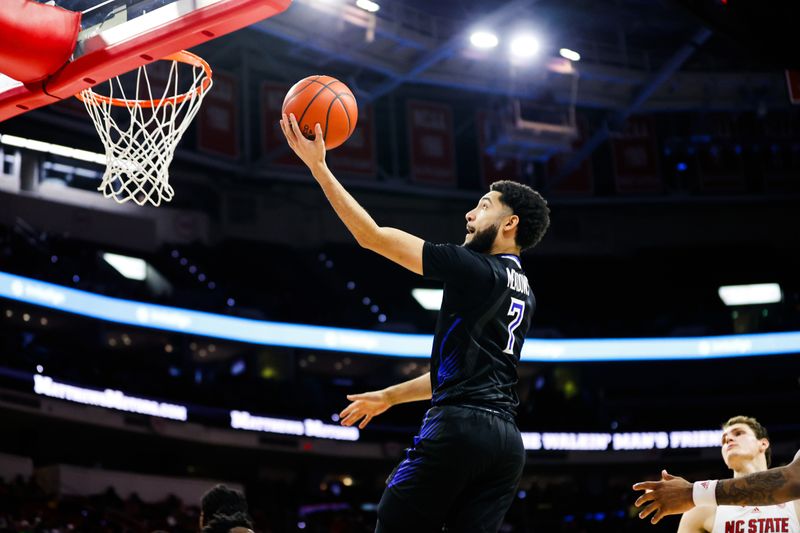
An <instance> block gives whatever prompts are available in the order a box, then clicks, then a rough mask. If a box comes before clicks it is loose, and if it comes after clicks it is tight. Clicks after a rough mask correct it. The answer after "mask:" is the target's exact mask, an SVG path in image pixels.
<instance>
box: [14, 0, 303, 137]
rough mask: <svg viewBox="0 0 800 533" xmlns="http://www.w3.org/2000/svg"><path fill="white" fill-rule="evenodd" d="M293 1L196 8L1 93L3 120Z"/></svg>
mask: <svg viewBox="0 0 800 533" xmlns="http://www.w3.org/2000/svg"><path fill="white" fill-rule="evenodd" d="M6 1H9V0H0V3H2V4H3V9H4V8H5V2H6ZM13 1H20V0H13ZM291 2H292V0H221V1H219V2H215V3H213V4H211V5H208V6H206V7H202V8H200V9H196V10H194V11H192V12H191V13H188V14H187V15H186V16H184V17H182V18H180V19H179V20H177V21H172V22H169V23H165V24H163V25H160V26H158V27H154V28H151V29H150V30H148V31H145V32H142V33H137V34H135V35H132V36H130V37H129V38H126V39H124V40H122V41H119V42H116V43H114V44H112V45H109V46H106V47H104V48H100V49H97V50H94V51H92V52H90V53H86V54H84V55H83V56H81V57H79V58H78V59H76V60H75V61H72V62H70V63H68V64H67V65H66V66H65V67H64V68H62V69H61V70H59V71H58V72H56V73H55V74H54V75H52V76H50V77H48V78H47V79H45V80H43V81H41V82H37V83H31V84H26V85H24V86H19V87H15V88H13V89H10V90H7V91H5V92H3V93H2V94H0V122H2V121H3V120H5V119H7V118H11V117H14V116H16V115H19V114H21V113H24V112H26V111H29V110H31V109H36V108H37V107H42V106H45V105H49V104H52V103H55V102H58V101H59V100H63V99H66V98H70V97H72V96H73V95H75V94H77V93H79V92H80V91H82V90H83V89H86V88H88V87H92V86H94V85H97V84H98V83H100V82H103V81H106V80H108V79H109V78H112V77H114V76H117V75H119V74H123V73H125V72H128V71H131V70H134V69H135V68H137V67H139V66H141V65H144V64H147V63H150V62H152V61H153V60H154V59H157V58H162V57H165V56H167V55H169V54H172V53H175V52H177V51H179V50H185V49H188V48H191V47H193V46H197V45H198V44H201V43H204V42H206V41H210V40H211V39H215V38H217V37H220V36H222V35H225V34H227V33H230V32H233V31H236V30H238V29H241V28H244V27H246V26H249V25H250V24H254V23H256V22H258V21H260V20H263V19H265V18H268V17H271V16H273V15H276V14H278V13H281V12H282V11H284V10H285V9H286V8H287V7H289V5H290V4H291ZM0 39H2V37H0Z"/></svg>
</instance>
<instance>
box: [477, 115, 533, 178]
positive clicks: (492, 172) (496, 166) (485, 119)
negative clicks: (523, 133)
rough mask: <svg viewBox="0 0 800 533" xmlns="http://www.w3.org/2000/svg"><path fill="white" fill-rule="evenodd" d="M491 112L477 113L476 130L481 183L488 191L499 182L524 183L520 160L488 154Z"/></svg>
mask: <svg viewBox="0 0 800 533" xmlns="http://www.w3.org/2000/svg"><path fill="white" fill-rule="evenodd" d="M489 127H490V121H489V112H488V111H486V110H485V109H482V110H479V111H478V112H476V113H475V128H476V129H477V137H478V150H479V154H478V158H479V162H480V173H481V183H482V184H483V188H484V189H486V190H488V189H489V186H490V185H491V184H492V183H494V182H495V181H498V180H513V181H520V182H521V181H522V169H521V165H520V161H519V159H516V158H511V157H502V158H501V157H494V156H491V155H489V154H487V153H486V148H487V146H488V145H489V137H490V136H489Z"/></svg>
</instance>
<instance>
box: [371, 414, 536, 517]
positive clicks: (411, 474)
mask: <svg viewBox="0 0 800 533" xmlns="http://www.w3.org/2000/svg"><path fill="white" fill-rule="evenodd" d="M524 465H525V448H524V447H523V445H522V437H521V435H520V433H519V429H517V425H516V424H515V423H514V421H513V420H512V419H510V418H506V417H504V416H501V415H500V414H495V413H492V412H488V411H485V410H482V409H479V408H472V407H464V406H442V407H432V408H431V409H429V410H428V412H427V413H426V415H425V419H424V420H423V422H422V427H421V428H420V431H419V435H417V436H415V437H414V445H413V446H412V447H411V448H408V449H407V450H406V458H405V459H404V460H403V461H401V462H400V464H399V465H397V467H396V468H395V469H394V471H392V473H391V474H390V475H389V478H388V479H387V480H386V490H384V492H383V497H382V498H381V501H380V504H379V505H378V526H377V529H376V533H395V532H396V533H401V532H402V533H409V532H413V533H422V532H428V531H436V532H440V531H442V530H443V527H444V530H445V531H447V532H449V533H456V532H458V533H461V532H492V533H494V532H496V531H497V530H498V529H499V528H500V526H501V525H502V521H503V517H504V516H505V514H506V512H507V511H508V509H509V507H511V503H512V502H513V500H514V495H515V494H516V489H517V485H518V484H519V481H520V478H521V477H522V468H523V466H524Z"/></svg>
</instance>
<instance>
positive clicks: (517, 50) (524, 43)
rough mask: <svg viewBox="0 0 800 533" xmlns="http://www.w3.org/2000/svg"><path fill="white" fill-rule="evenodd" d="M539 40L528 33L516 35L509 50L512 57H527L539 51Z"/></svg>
mask: <svg viewBox="0 0 800 533" xmlns="http://www.w3.org/2000/svg"><path fill="white" fill-rule="evenodd" d="M540 47H541V45H540V43H539V40H538V39H537V38H536V37H534V36H533V35H530V34H524V35H518V36H517V37H515V38H514V39H513V40H512V41H511V45H510V51H511V55H512V56H513V57H516V58H518V59H529V58H531V57H534V56H535V55H536V54H538V53H539V48H540Z"/></svg>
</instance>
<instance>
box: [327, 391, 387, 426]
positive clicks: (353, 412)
mask: <svg viewBox="0 0 800 533" xmlns="http://www.w3.org/2000/svg"><path fill="white" fill-rule="evenodd" d="M347 399H348V400H350V402H351V403H350V405H348V406H347V407H345V408H344V409H343V410H342V412H341V413H339V419H340V421H341V422H340V423H341V424H342V425H343V426H352V425H353V424H355V423H356V422H358V421H359V420H361V423H360V424H358V428H359V429H364V428H365V427H366V426H367V424H369V422H370V420H372V419H373V418H374V417H376V416H378V415H379V414H381V413H383V412H384V411H386V410H387V409H388V408H390V407H391V406H392V404H390V403H389V400H388V399H387V398H386V394H385V393H384V392H383V391H375V392H365V393H363V394H348V395H347ZM362 419H363V420H362Z"/></svg>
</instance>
